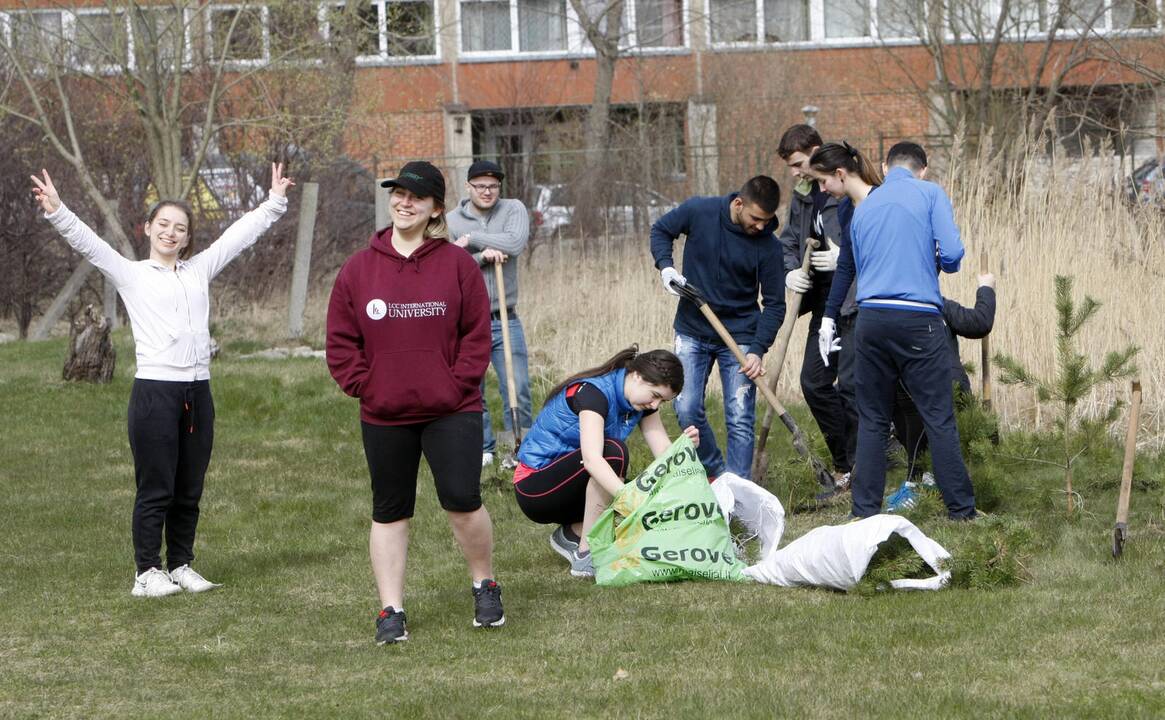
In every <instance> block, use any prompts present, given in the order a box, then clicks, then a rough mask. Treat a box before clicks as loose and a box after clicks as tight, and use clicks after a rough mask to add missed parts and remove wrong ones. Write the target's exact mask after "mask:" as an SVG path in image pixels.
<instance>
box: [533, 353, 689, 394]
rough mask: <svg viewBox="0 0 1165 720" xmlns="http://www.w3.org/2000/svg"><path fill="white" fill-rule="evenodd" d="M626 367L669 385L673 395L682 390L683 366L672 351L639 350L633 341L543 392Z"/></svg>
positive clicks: (649, 380) (652, 381)
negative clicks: (596, 364)
mask: <svg viewBox="0 0 1165 720" xmlns="http://www.w3.org/2000/svg"><path fill="white" fill-rule="evenodd" d="M620 369H624V370H628V371H632V372H635V373H638V374H639V376H640V377H641V378H643V381H644V382H646V383H649V384H651V385H663V386H665V387H669V388H671V389H672V391H673V392H675V393H676V394H677V395H679V394H680V392H682V391H683V389H684V366H683V365H682V364H681V363H680V359H679V358H678V357H676V356H675V354H674V353H672V352H669V351H667V350H649V351H647V352H645V353H641V352H639V345H638V344H634V345H631V346H630V347H627V348H624V349H622V350H620V351H619V352H617V353H615V354H614V355H613V356H612V357H611V358H609V359H608V360H607V361H606V362H604V363H603V364H602V365H599V366H598V367H593V368H590V369H588V370H583V371H582V372H577V373H575V374H574V375H571V376H570V377H568V378H567V379H565V380H563V381H562V382H561V383H559V384H558V385H556V386H554V389H553V390H551V391H550V392H549V393H547V395H546V397H547V398H552V397H554V396H556V395H558V393H560V392H562V391H563V390H565V389H566V388H567V387H568V386H570V385H572V384H574V383H576V382H578V381H579V380H586V379H587V378H593V377H599V376H600V375H606V374H607V373H609V372H614V371H615V370H620Z"/></svg>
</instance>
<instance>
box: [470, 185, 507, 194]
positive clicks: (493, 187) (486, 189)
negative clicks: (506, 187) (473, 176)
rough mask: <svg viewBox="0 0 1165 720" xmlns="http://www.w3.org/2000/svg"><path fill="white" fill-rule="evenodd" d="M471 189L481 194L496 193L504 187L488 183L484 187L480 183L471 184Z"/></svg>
mask: <svg viewBox="0 0 1165 720" xmlns="http://www.w3.org/2000/svg"><path fill="white" fill-rule="evenodd" d="M469 187H471V188H473V189H474V190H476V191H478V192H479V193H494V192H497V191H498V190H501V189H502V186H501V185H500V184H498V183H488V184H484V185H483V184H479V183H469Z"/></svg>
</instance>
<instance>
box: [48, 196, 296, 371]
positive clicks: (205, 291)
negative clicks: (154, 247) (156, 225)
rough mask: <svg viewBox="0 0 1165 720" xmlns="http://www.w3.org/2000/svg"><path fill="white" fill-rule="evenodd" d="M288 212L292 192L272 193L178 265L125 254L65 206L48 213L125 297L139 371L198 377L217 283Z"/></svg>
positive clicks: (205, 364)
mask: <svg viewBox="0 0 1165 720" xmlns="http://www.w3.org/2000/svg"><path fill="white" fill-rule="evenodd" d="M286 210H287V198H286V197H282V196H279V195H270V196H269V197H268V198H267V200H265V201H264V202H263V204H262V205H260V206H259V207H257V208H255V209H254V210H252V211H251V212H249V213H247V214H246V215H244V216H243V217H241V218H239V219H238V220H237V221H235V222H234V223H233V224H232V225H231V226H230V227H229V228H227V230H226V232H224V233H223V234H222V237H220V238H219V239H218V241H217V242H215V243H214V244H212V245H211V246H210V247H208V248H207V249H206V250H203V251H202V252H200V253H198V254H197V255H195V256H194V257H192V258H190V259H189V260H179V261H178V264H177V266H176V267H175V268H174V269H173V270H171V269H169V268H167V267H166V266H165V265H162V264H161V263H159V262H157V261H154V260H138V261H136V262H135V261H132V260H129V259H127V258H125V257H122V255H121V254H120V253H119V252H117V251H116V250H114V249H113V248H112V247H111V246H110V245H109V243H107V242H105V241H104V240H102V239H101V238H100V237H98V236H97V233H95V232H93V230H92V229H91V228H90V227H89V226H88V225H86V224H85V223H83V222H81V220H80V219H79V218H78V217H77V216H76V215H74V214H73V212H72V211H71V210H69V209H68V208H67V207H65V206H64V204H62V205H61V206H60V207H59V208H57V211H56V212H54V213H50V214H48V215H45V218H46V219H47V220H48V221H49V222H51V223H52V224H53V227H55V228H56V229H57V232H59V233H60V234H61V236H62V237H64V238H65V241H66V242H67V243H69V245H71V246H72V247H73V249H74V250H76V251H77V252H79V253H81V254H82V255H83V256H85V259H87V260H88V261H89V262H91V263H93V265H94V267H96V268H97V269H98V270H100V271H101V272H102V274H104V275H105V277H107V278H109V279H110V280H111V281H112V282H113V284H114V286H115V287H116V288H117V292H118V294H119V295H121V300H122V302H123V303H125V309H126V312H127V313H129V321H130V325H131V326H132V328H133V337H134V343H135V346H136V347H135V349H136V352H137V373H136V374H135V375H134V377H137V378H141V379H143V380H170V381H191V380H207V379H209V378H210V281H211V280H212V279H214V277H215V276H216V275H218V274H219V272H221V271H222V269H223V268H224V267H226V264H227V263H229V262H230V261H231V260H233V259H234V258H235V256H237V255H238V254H239V253H241V252H242V251H243V250H246V249H247V248H249V247H250V246H251V245H253V244H254V242H255V240H257V239H258V238H259V236H260V235H262V234H263V233H264V232H265V231H266V230H267V228H269V227H271V225H272V224H273V223H274V222H275V221H276V220H278V219H279V218H280V217H281V216H282V215H283V213H284V212H285V211H286Z"/></svg>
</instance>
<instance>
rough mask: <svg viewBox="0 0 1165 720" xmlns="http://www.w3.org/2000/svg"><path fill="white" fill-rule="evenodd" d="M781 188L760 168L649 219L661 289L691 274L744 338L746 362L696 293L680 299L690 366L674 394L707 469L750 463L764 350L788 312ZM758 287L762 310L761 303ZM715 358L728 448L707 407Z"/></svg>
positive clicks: (679, 324) (682, 353)
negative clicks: (680, 254)
mask: <svg viewBox="0 0 1165 720" xmlns="http://www.w3.org/2000/svg"><path fill="white" fill-rule="evenodd" d="M780 204H781V190H780V187H779V186H778V185H777V183H776V181H775V180H773V179H772V178H771V177H768V176H767V175H758V176H756V177H754V178H752V179H751V180H749V181H748V182H746V183H745V184H744V187H742V188H741V189H740V192H738V193H731V194H729V195H725V196H722V197H694V198H690V199H688V200H687V201H685V202H684V203H683V204H681V205H680V206H679V207H677V208H676V209H674V210H672V211H671V212H669V213H667V214H666V215H664V216H663V217H661V218H660V219H659V220H657V221H656V222H655V224H654V225H652V226H651V255H652V257H653V258H654V259H655V267H656V268H657V269H658V270H659V271H660V278H661V279H662V281H663V286H664V288H665V289H666V290H667V291H668V292H670V293H672V294H673V295H675V294H678V293H677V292H676V291H675V290H674V289H673V287H672V286H673V285H685V284H687V282H688V280H689V279H690V280H691V282H692V284H693V285H694V286H695V287H697V288H699V289H700V291H701V292H702V293H703V294H704V297H705V299H707V301H708V306H709V307H710V308H711V309H712V311H713V312H715V313H716V316H717V317H718V318H720V321H721V322H722V323H723V324H724V326H725V327H726V328H727V329H728V332H729V333H730V334H731V335H732V339H733V340H735V341H736V343H737V344H738V345H740V349H741V350H742V351H743V352H744V354H745V358H746V360H747V362H746V363H745V365H744V366H741V365H740V364H739V363H738V362H737V361H736V358H735V357H733V355H732V352H731V351H730V350H729V349H728V347H727V346H726V345H725V344H724V343H723V342H722V341H721V340H720V338H719V336H718V335H717V334H716V331H715V330H714V329H713V328H712V326H711V325H710V324H709V323H708V321H707V319H705V318H704V316H703V314H701V313H700V310H699V308H697V307H696V306H695V305H694V304H692V303H691V302H689V301H687V300H684V299H681V300H680V302H679V306H678V307H677V309H676V317H675V322H674V323H673V327H674V328H675V331H676V338H675V352H676V355H677V356H679V358H680V362H681V363H682V364H683V366H684V391H683V392H682V393H680V395H679V396H678V397H677V398H676V399H675V410H676V415H677V416H678V419H679V423H680V427H687V426H688V425H695V426H696V428H697V429H698V430H699V432H700V444H699V447H698V448H697V451H698V453H699V457H700V462H701V463H703V465H704V469H705V471H707V473H708V476H709V478H711V477H715V476H716V475H719V474H721V473H723V472H725V471H728V472H732V473H735V474H736V475H739V476H740V477H743V478H747V477H749V473H750V470H751V467H750V466H751V464H752V450H753V429H754V428H753V426H754V424H755V419H756V385H754V384H753V381H754V380H756V379H757V378H758V377H760V376H761V374H762V373H763V372H764V366H763V364H762V362H761V358H762V357H763V356H764V354H765V351H767V350H768V348H769V346H770V345H771V344H772V342H773V340H774V339H775V338H776V336H777V330H778V328H780V326H781V321H782V320H784V318H785V297H784V286H785V277H784V263H783V260H782V253H781V244H780V243H779V242H778V241H777V239H776V238H775V237H773V233H774V232H775V231H776V229H777V225H778V222H777V218H776V212H777V206H778V205H780ZM680 235H687V241H686V242H685V244H684V260H683V270H684V273H685V274H686V276H687V277H685V275H681V274H680V273H679V271H678V270H676V268H675V261H674V260H673V258H672V246H673V244H674V243H675V240H676V239H677V238H678V237H679V236H680ZM758 296H759V297H760V298H761V302H762V303H763V310H762V308H761V306H760V305H758V303H757V298H758ZM712 363H716V365H717V366H718V367H719V369H720V382H721V384H722V386H723V389H724V419H725V424H726V425H727V430H728V447H727V448H726V455H725V454H721V452H720V448H719V447H718V446H717V445H716V436H715V435H714V434H713V432H712V427H711V425H709V424H708V419H707V417H706V415H705V413H704V389H705V386H706V385H707V382H708V375H709V373H710V372H711V369H712Z"/></svg>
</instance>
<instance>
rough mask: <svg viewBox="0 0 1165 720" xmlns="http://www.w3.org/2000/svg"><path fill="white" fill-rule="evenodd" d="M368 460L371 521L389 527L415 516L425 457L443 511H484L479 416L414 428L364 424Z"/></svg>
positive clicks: (445, 419) (439, 420)
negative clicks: (481, 508) (370, 482)
mask: <svg viewBox="0 0 1165 720" xmlns="http://www.w3.org/2000/svg"><path fill="white" fill-rule="evenodd" d="M360 429H361V431H362V434H363V436H364V457H365V458H367V459H368V473H369V474H370V475H371V476H372V519H373V520H374V521H375V522H378V523H390V522H395V521H397V520H404V519H406V518H411V517H412V516H413V508H414V506H415V505H416V502H417V470H418V469H419V468H420V464H421V454H422V453H424V455H425V460H427V461H428V462H429V469H430V470H432V471H433V480H434V483H435V484H436V486H437V498H438V500H440V502H441V507H442V508H444V509H446V510H448V511H450V512H473V511H474V510H476V509H478V508H479V507H481V433H482V430H481V413H457V414H455V415H446V416H445V417H442V418H437V419H436V420H430V421H428V422H423V423H413V424H411V425H372V424H370V423H366V422H361V423H360Z"/></svg>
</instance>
